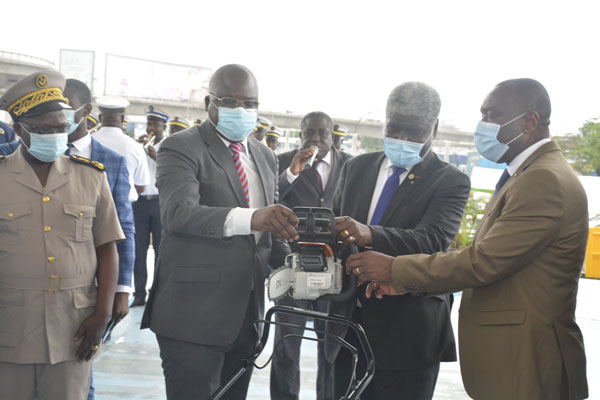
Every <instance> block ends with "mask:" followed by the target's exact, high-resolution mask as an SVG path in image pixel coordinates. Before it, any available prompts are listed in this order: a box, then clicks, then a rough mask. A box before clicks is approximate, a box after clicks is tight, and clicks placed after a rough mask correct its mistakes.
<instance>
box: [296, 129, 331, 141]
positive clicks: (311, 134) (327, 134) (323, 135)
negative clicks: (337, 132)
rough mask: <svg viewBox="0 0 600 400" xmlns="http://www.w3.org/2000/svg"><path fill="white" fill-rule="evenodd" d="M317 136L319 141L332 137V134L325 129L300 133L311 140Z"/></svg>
mask: <svg viewBox="0 0 600 400" xmlns="http://www.w3.org/2000/svg"><path fill="white" fill-rule="evenodd" d="M317 135H318V136H319V137H320V138H321V139H327V138H328V137H330V136H331V135H333V132H332V131H329V130H326V129H307V130H305V131H302V136H304V137H305V138H311V137H315V136H317Z"/></svg>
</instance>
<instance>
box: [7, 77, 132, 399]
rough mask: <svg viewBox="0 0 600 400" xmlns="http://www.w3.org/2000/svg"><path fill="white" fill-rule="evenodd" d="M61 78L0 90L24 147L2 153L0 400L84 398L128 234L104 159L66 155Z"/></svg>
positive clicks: (29, 79)
mask: <svg viewBox="0 0 600 400" xmlns="http://www.w3.org/2000/svg"><path fill="white" fill-rule="evenodd" d="M64 86H65V78H64V76H62V75H61V74H60V73H59V72H56V71H40V72H37V73H34V74H32V75H29V76H27V77H25V78H23V79H21V80H20V81H19V82H17V83H16V84H15V85H14V86H12V87H11V88H10V89H8V91H6V93H4V95H3V96H2V97H0V109H2V110H6V111H8V112H9V113H10V115H11V117H12V118H13V121H14V122H15V131H16V133H17V134H18V135H19V136H20V137H21V143H22V144H23V145H22V146H19V148H18V149H17V151H15V152H14V153H13V154H11V155H9V156H7V157H3V156H0V187H2V196H0V399H7V400H8V399H11V400H12V399H15V400H16V399H19V400H21V399H39V400H41V399H50V400H54V399H57V400H58V399H60V400H81V399H84V398H86V396H87V393H88V389H89V385H90V368H91V362H90V361H89V360H90V359H91V358H92V357H93V356H94V354H96V353H97V351H98V349H99V346H100V338H101V336H102V333H103V332H104V329H105V327H106V324H107V322H108V319H109V317H110V315H111V313H112V303H113V296H114V292H115V287H116V284H117V273H118V255H117V247H116V245H115V243H116V242H117V241H120V240H123V239H125V236H124V235H123V231H122V230H121V227H120V225H119V220H118V218H117V212H116V210H115V205H114V202H113V199H112V196H111V192H110V189H109V186H108V182H107V179H106V175H105V174H104V166H103V165H102V164H100V163H97V162H93V161H90V160H88V159H86V158H82V157H78V156H70V157H69V156H66V155H65V151H66V150H67V142H68V128H69V124H68V123H67V120H66V116H65V112H64V110H65V109H68V108H69V106H67V105H66V99H65V98H64V96H63V93H62V91H63V89H64Z"/></svg>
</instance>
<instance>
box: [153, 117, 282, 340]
mask: <svg viewBox="0 0 600 400" xmlns="http://www.w3.org/2000/svg"><path fill="white" fill-rule="evenodd" d="M248 150H249V152H250V155H251V157H252V158H253V160H254V163H255V164H256V167H257V169H258V171H259V175H260V178H261V181H262V186H263V189H264V195H265V199H266V203H267V205H271V204H273V203H275V202H276V201H277V196H278V192H277V190H278V189H277V180H278V174H277V158H276V157H275V154H274V153H273V152H272V151H271V150H269V149H268V148H267V147H266V146H264V145H262V144H260V143H259V142H257V141H256V140H254V139H252V138H249V139H248ZM156 185H157V187H158V189H159V191H160V211H161V222H162V226H163V234H162V241H161V248H160V257H159V260H158V265H157V269H156V272H155V280H154V283H153V286H152V289H151V291H150V297H149V300H148V305H147V306H146V310H145V312H144V317H143V320H142V328H145V327H150V328H151V329H152V331H154V332H155V333H156V334H158V335H161V336H166V337H169V338H173V339H177V340H182V341H187V342H192V343H198V344H205V345H216V346H226V345H229V344H231V343H233V342H234V341H235V339H236V338H237V336H238V334H239V332H240V329H241V325H242V322H243V320H244V316H245V312H246V309H247V306H248V300H249V297H250V292H251V291H252V290H255V291H256V295H255V296H254V297H255V298H256V299H257V303H258V304H256V307H258V309H259V315H262V308H263V298H264V294H263V282H264V277H265V275H266V273H267V270H268V261H269V260H268V259H269V255H270V252H271V234H270V233H267V232H265V233H263V234H262V236H261V238H260V240H259V241H258V243H256V242H255V238H254V236H253V235H244V236H242V235H237V236H232V237H224V236H223V227H224V223H225V219H226V217H227V214H228V213H229V211H231V209H232V208H234V207H248V205H247V203H246V200H245V197H244V193H243V191H242V186H241V183H240V180H239V178H238V175H237V172H236V170H235V166H234V162H233V158H232V155H231V152H230V150H229V149H228V148H227V147H226V146H225V145H224V143H223V142H222V140H221V139H220V137H219V136H218V135H217V134H216V132H215V131H214V129H213V128H212V126H211V125H210V124H209V123H208V122H205V123H204V124H202V125H201V126H199V127H197V126H196V127H193V128H190V129H187V130H185V131H182V132H179V133H177V135H173V136H170V137H168V138H167V139H165V141H164V142H163V143H162V145H161V148H160V150H159V152H158V167H157V176H156Z"/></svg>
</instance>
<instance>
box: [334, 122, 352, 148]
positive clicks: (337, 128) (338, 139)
mask: <svg viewBox="0 0 600 400" xmlns="http://www.w3.org/2000/svg"><path fill="white" fill-rule="evenodd" d="M347 133H348V128H346V127H345V126H343V125H338V124H335V125H334V126H333V147H335V149H336V150H342V142H343V141H344V138H345V137H346V134H347Z"/></svg>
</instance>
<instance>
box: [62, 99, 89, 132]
mask: <svg viewBox="0 0 600 400" xmlns="http://www.w3.org/2000/svg"><path fill="white" fill-rule="evenodd" d="M84 105H85V104H84ZM82 108H83V106H81V107H79V108H78V109H77V110H65V115H66V118H67V123H68V124H69V130H68V131H67V133H68V134H69V135H70V134H71V133H73V132H75V131H76V130H77V128H78V127H79V125H81V122H82V121H83V120H84V119H85V118H81V119H80V120H79V122H75V113H76V112H78V111H79V110H81V109H82Z"/></svg>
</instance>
